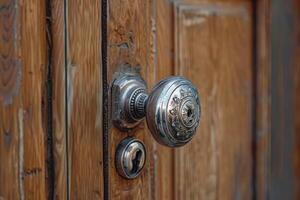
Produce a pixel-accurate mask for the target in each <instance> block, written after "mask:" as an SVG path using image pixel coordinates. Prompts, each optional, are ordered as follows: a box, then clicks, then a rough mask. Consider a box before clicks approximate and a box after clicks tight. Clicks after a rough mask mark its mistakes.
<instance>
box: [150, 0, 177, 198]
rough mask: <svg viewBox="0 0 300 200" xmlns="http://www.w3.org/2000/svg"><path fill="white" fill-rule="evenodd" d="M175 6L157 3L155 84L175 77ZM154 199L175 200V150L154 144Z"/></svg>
mask: <svg viewBox="0 0 300 200" xmlns="http://www.w3.org/2000/svg"><path fill="white" fill-rule="evenodd" d="M172 13H173V4H171V3H170V2H169V1H160V0H158V1H156V12H155V16H156V35H157V37H156V49H157V53H156V55H157V58H156V63H155V64H156V66H157V67H156V71H155V72H154V73H155V83H157V82H158V81H160V80H161V79H163V78H166V77H168V76H171V75H174V21H173V20H174V19H173V14H172ZM153 156H154V172H155V173H154V174H155V177H154V182H153V183H152V184H153V188H154V193H155V194H154V195H155V196H154V197H155V199H157V200H159V199H165V200H168V199H169V200H173V199H175V197H174V175H175V174H174V149H172V148H168V147H164V146H162V145H160V144H158V143H157V142H156V141H154V142H153Z"/></svg>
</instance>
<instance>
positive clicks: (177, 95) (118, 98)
mask: <svg viewBox="0 0 300 200" xmlns="http://www.w3.org/2000/svg"><path fill="white" fill-rule="evenodd" d="M112 110H113V123H114V125H115V126H116V127H118V128H119V129H120V130H123V131H128V130H130V129H132V128H134V127H136V126H137V125H138V124H139V123H140V122H141V121H142V120H143V118H145V117H146V120H147V124H148V128H149V129H150V132H151V134H152V135H153V137H154V138H155V139H156V141H157V142H159V143H160V144H163V145H165V146H168V147H179V146H183V145H185V144H186V143H188V142H189V141H190V140H191V139H192V138H193V136H194V135H195V133H196V129H197V127H198V125H199V120H200V116H201V107H200V98H199V95H198V90H197V88H196V87H195V86H194V85H193V84H192V83H191V82H190V81H189V80H187V79H185V78H184V77H181V76H171V77H168V78H166V79H163V80H162V81H160V82H159V83H158V84H156V85H155V86H154V88H153V90H152V91H151V92H150V93H149V94H148V92H147V84H146V82H145V81H144V80H143V79H142V78H141V77H140V75H139V74H138V73H133V72H132V71H130V72H122V73H120V74H119V75H118V76H117V77H116V78H115V80H114V81H113V85H112Z"/></svg>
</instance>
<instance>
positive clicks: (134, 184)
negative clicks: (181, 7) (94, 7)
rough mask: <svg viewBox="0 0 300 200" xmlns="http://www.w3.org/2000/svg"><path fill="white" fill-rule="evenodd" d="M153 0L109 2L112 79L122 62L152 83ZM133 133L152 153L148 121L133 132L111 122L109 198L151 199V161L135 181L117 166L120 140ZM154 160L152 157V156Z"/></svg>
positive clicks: (109, 55) (109, 44)
mask: <svg viewBox="0 0 300 200" xmlns="http://www.w3.org/2000/svg"><path fill="white" fill-rule="evenodd" d="M152 3H153V2H152V1H151V0H147V1H140V0H129V1H122V0H112V1H109V2H108V16H109V20H108V80H109V83H111V82H112V80H113V74H114V73H115V72H117V71H118V70H119V66H120V65H122V64H125V63H127V64H129V65H131V66H133V67H138V68H139V69H140V71H141V75H142V77H143V78H144V79H146V81H147V82H148V81H149V82H150V83H152V82H153V76H154V75H155V74H154V73H152V70H153V66H152V65H151V64H152V63H153V60H152V59H153V41H152V39H153V34H154V33H153V31H154V30H153V29H152V23H151V20H153V19H152V17H153V16H152V8H153V7H152V6H153V5H152ZM152 22H153V21H152ZM127 136H132V137H136V138H139V139H140V140H142V141H143V142H144V143H145V145H146V148H147V151H148V154H147V155H151V143H152V138H151V135H150V133H148V131H147V128H146V124H145V123H141V124H140V125H139V126H138V127H137V128H135V129H134V130H133V131H131V132H127V133H126V132H121V131H119V130H117V129H116V128H114V127H113V126H112V125H111V128H110V130H109V133H108V137H109V155H108V156H109V198H110V199H151V196H150V195H151V188H150V181H151V176H150V173H151V168H150V167H149V160H147V163H146V166H145V168H144V170H143V172H142V174H141V175H140V176H139V177H138V178H137V179H134V180H130V181H128V180H126V179H124V178H122V177H120V176H119V175H118V173H117V171H116V168H115V163H114V162H115V150H116V148H117V145H118V144H119V142H120V141H121V140H122V139H123V138H125V137H127ZM150 160H151V159H150Z"/></svg>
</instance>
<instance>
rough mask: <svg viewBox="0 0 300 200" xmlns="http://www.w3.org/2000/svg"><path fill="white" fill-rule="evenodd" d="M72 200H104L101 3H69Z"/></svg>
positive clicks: (69, 147) (68, 116) (69, 176)
mask: <svg viewBox="0 0 300 200" xmlns="http://www.w3.org/2000/svg"><path fill="white" fill-rule="evenodd" d="M66 22H67V37H68V40H67V41H66V42H67V52H68V53H67V54H68V55H66V56H67V60H68V64H67V120H68V121H67V123H68V124H67V135H68V136H67V140H68V183H69V185H68V187H69V188H68V189H69V191H68V192H69V197H70V199H102V198H103V167H102V166H103V164H102V162H103V158H102V150H103V148H102V146H103V144H102V64H101V59H102V58H101V1H85V0H68V1H67V19H66Z"/></svg>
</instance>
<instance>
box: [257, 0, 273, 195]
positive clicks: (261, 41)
mask: <svg viewBox="0 0 300 200" xmlns="http://www.w3.org/2000/svg"><path fill="white" fill-rule="evenodd" d="M253 9H254V10H253V15H255V16H253V17H254V19H255V21H254V26H253V29H254V31H253V33H254V34H256V36H254V45H255V46H254V49H253V53H254V55H253V56H254V60H253V65H254V66H253V67H254V69H253V72H254V74H253V81H254V83H253V86H254V87H255V88H254V89H255V91H254V93H253V101H254V103H253V106H254V107H255V108H254V110H253V111H254V112H255V113H254V116H253V117H254V120H253V125H254V131H255V132H254V141H255V142H254V143H253V145H254V146H253V162H255V163H254V165H253V177H254V180H253V184H255V185H254V188H253V189H254V190H253V191H254V195H255V197H256V199H258V200H263V199H267V198H268V178H269V161H270V160H269V159H270V138H271V121H270V117H271V97H270V88H271V76H270V73H271V66H270V41H269V34H270V26H269V25H270V24H269V23H270V1H269V0H263V1H257V2H256V7H253Z"/></svg>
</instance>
